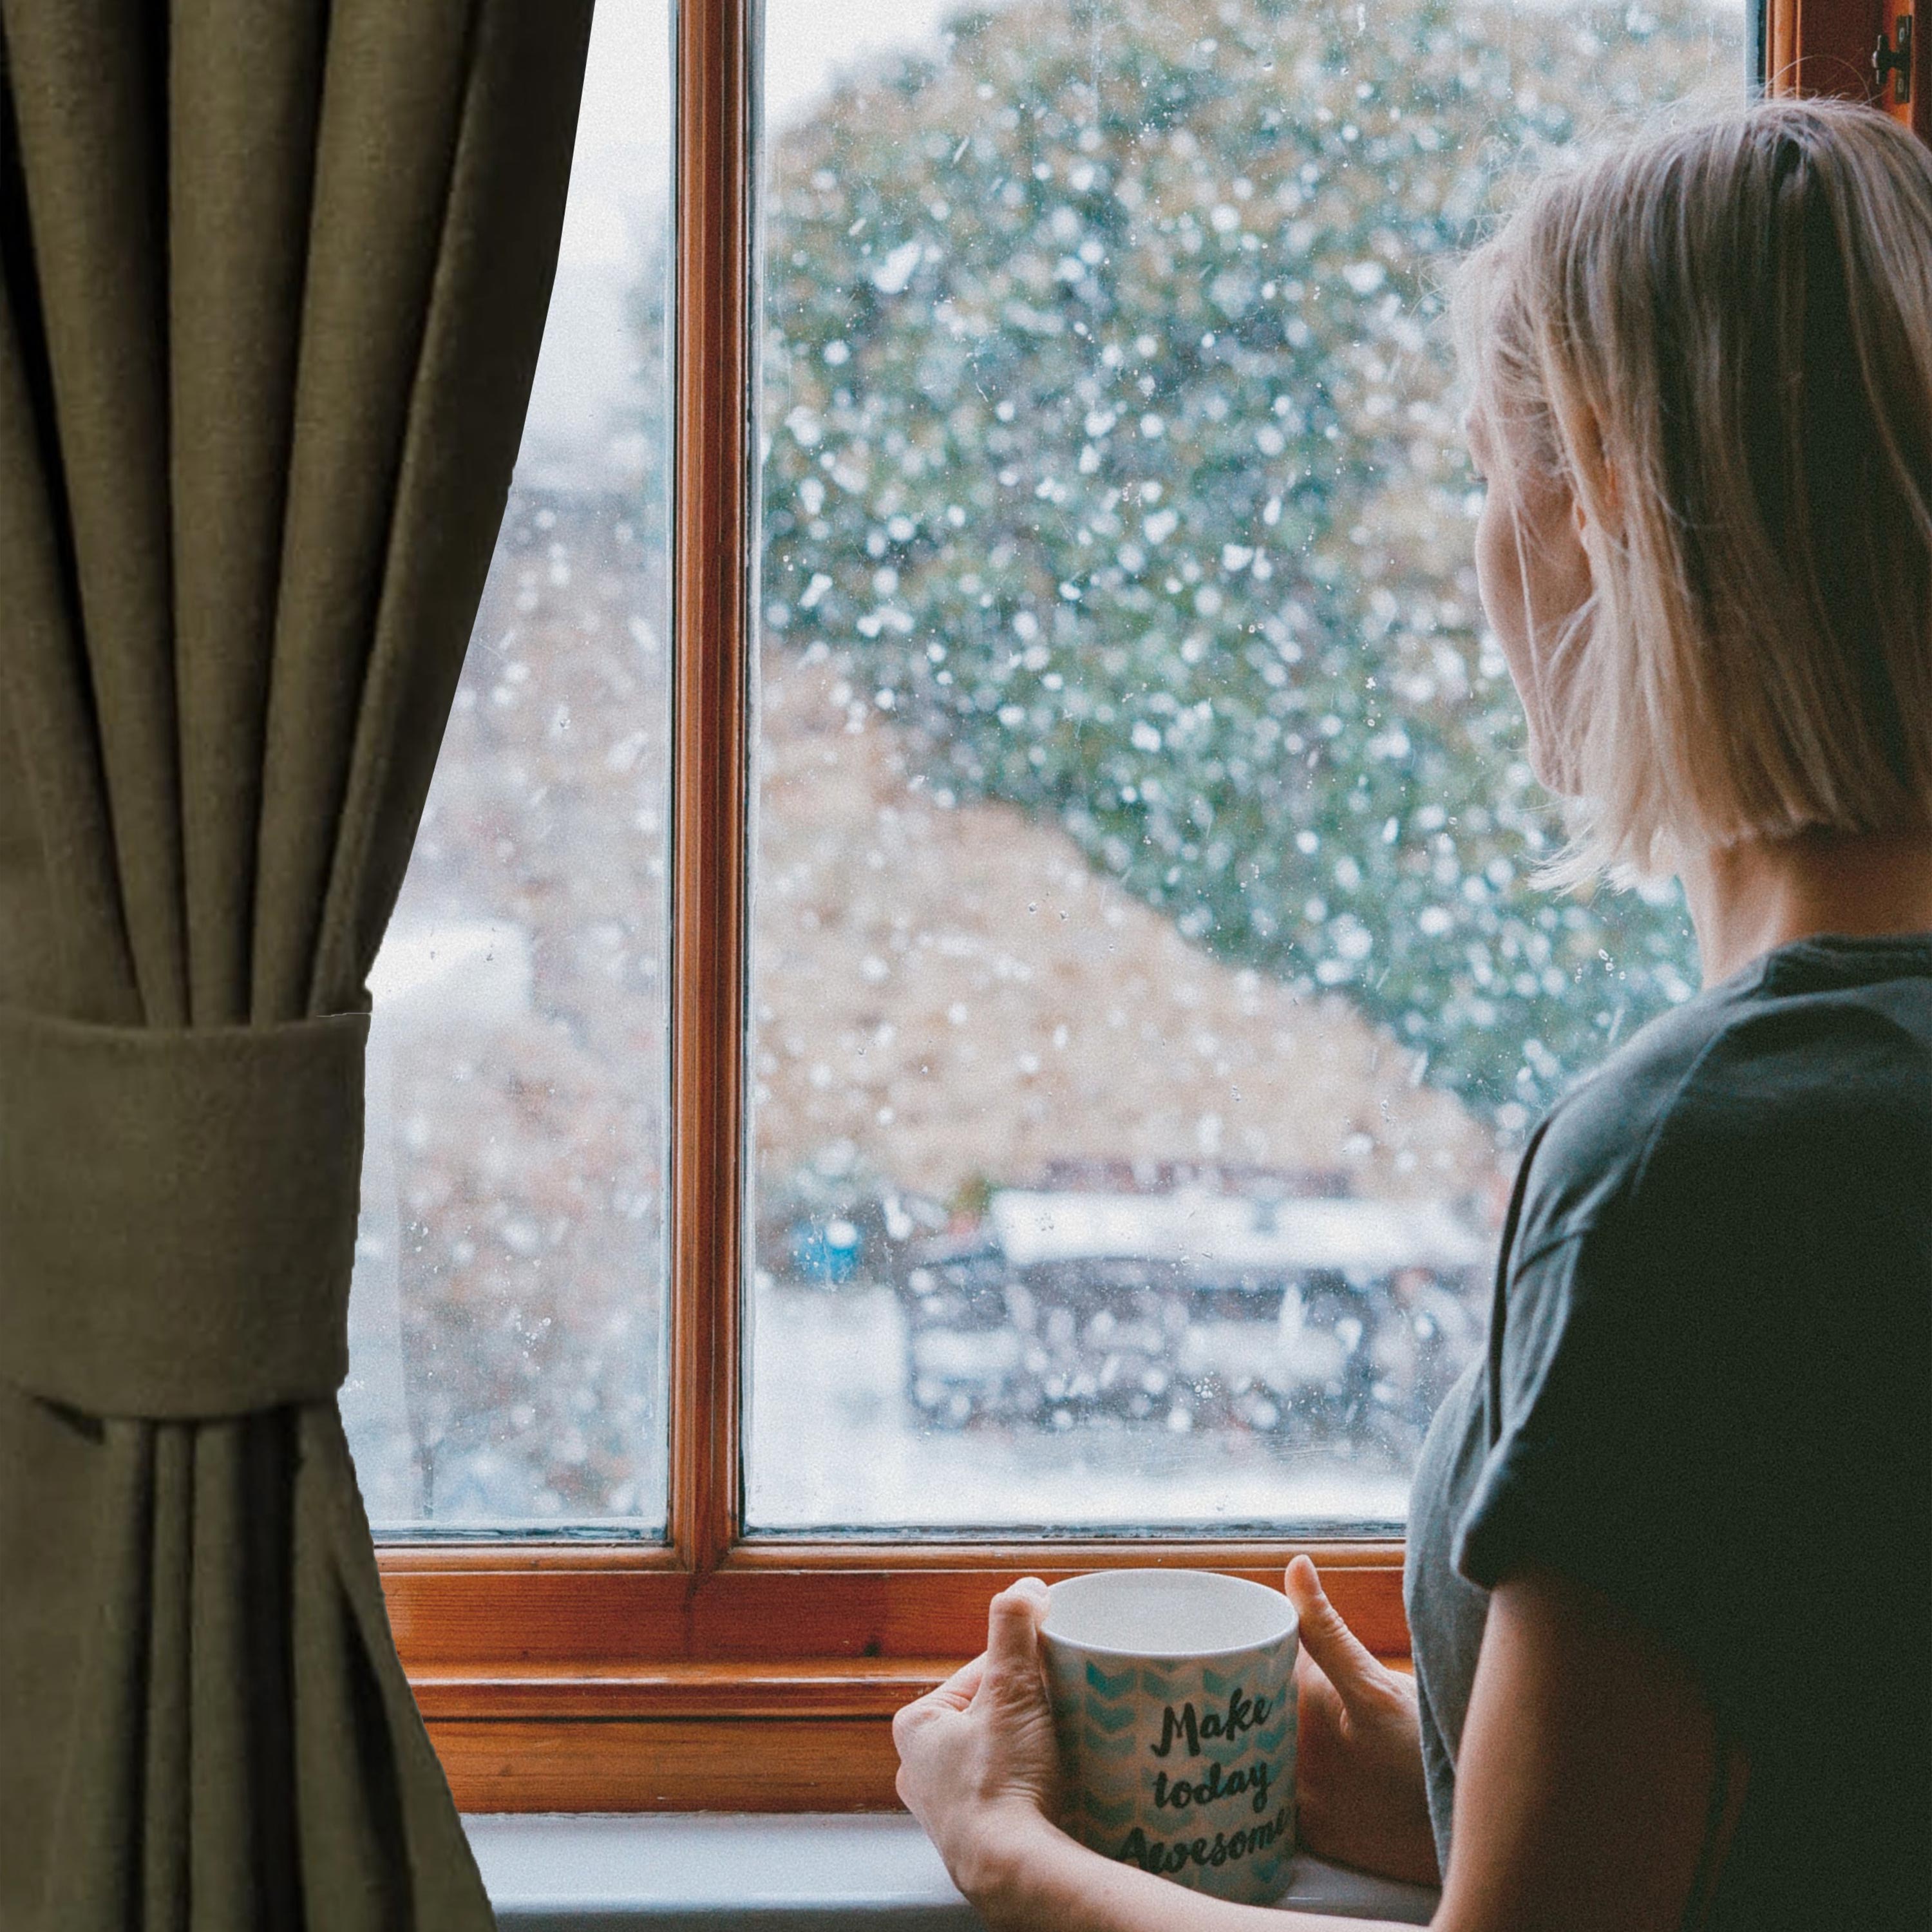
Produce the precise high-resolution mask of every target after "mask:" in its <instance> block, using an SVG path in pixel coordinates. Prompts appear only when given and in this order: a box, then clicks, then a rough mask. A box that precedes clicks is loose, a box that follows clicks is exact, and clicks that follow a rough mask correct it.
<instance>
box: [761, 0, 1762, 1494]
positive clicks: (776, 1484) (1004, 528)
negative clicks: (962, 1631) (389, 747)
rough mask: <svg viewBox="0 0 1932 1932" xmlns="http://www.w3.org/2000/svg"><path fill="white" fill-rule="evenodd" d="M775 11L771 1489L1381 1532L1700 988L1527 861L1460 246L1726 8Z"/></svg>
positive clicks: (1713, 81) (769, 303) (1687, 959)
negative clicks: (1573, 1126) (1601, 1060)
mask: <svg viewBox="0 0 1932 1932" xmlns="http://www.w3.org/2000/svg"><path fill="white" fill-rule="evenodd" d="M767 17H768V23H769V25H768V37H767V53H766V94H767V101H766V113H767V124H768V125H769V128H770V130H771V132H770V136H769V151H768V154H767V156H766V163H765V166H766V187H765V199H764V203H763V207H764V214H763V229H762V242H763V290H764V295H763V301H764V312H763V407H762V424H763V448H764V466H763V482H762V491H763V496H762V502H763V539H762V541H763V552H762V586H761V592H760V597H761V601H762V604H763V623H762V630H761V641H760V667H761V668H760V679H761V682H760V700H761V720H760V772H759V785H760V790H759V805H760V829H759V833H758V847H757V865H756V883H755V898H754V962H753V965H754V1036H753V1040H752V1042H751V1051H752V1055H753V1060H752V1066H753V1073H754V1098H755V1118H754V1162H755V1187H754V1202H753V1207H754V1217H753V1218H754V1229H755V1235H754V1256H753V1259H754V1274H753V1277H752V1297H753V1313H754V1321H753V1325H752V1342H751V1358H750V1370H751V1427H750V1432H749V1440H748V1498H749V1507H748V1514H749V1517H750V1520H751V1523H753V1525H754V1526H757V1527H761V1528H769V1529H778V1528H787V1527H800V1526H821V1527H840V1526H850V1527H854V1528H867V1527H879V1526H929V1527H936V1526H972V1525H986V1526H1019V1527H1026V1526H1038V1527H1043V1528H1045V1527H1049V1526H1075V1525H1079V1524H1092V1525H1107V1524H1115V1525H1150V1526H1161V1525H1169V1526H1183V1525H1201V1524H1207V1525H1209V1526H1217V1527H1228V1526H1234V1525H1235V1524H1237V1523H1268V1524H1274V1525H1286V1524H1302V1525H1307V1526H1318V1527H1319V1526H1329V1527H1337V1526H1343V1525H1346V1524H1351V1523H1355V1524H1364V1525H1382V1526H1396V1525H1398V1524H1399V1523H1400V1520H1401V1519H1402V1517H1403V1513H1404V1509H1405V1506H1406V1493H1407V1487H1408V1479H1409V1472H1410V1469H1411V1467H1412V1463H1413V1459H1414V1457H1415V1452H1416V1450H1417V1448H1418V1445H1419V1442H1420V1440H1421V1433H1422V1431H1423V1430H1424V1427H1426V1425H1427V1421H1428V1419H1429V1417H1430V1414H1431V1413H1432V1412H1433V1409H1434V1407H1435V1405H1436V1403H1437V1402H1438V1401H1439V1399H1440V1397H1441V1396H1442V1393H1443V1391H1444V1390H1445V1388H1446V1387H1447V1386H1448V1383H1449V1382H1450V1381H1451V1380H1452V1379H1454V1376H1456V1375H1457V1373H1459V1372H1460V1370H1461V1369H1462V1368H1463V1366H1464V1364H1466V1363H1468V1362H1469V1361H1471V1360H1472V1358H1473V1355H1474V1353H1475V1351H1477V1350H1478V1349H1479V1347H1480V1344H1481V1336H1482V1333H1483V1330H1484V1322H1485V1320H1486V1318H1487V1297H1488V1291H1489V1277H1490V1268H1491V1265H1492V1258H1493V1252H1494V1241H1495V1237H1496V1230H1497V1224H1498V1220H1499V1211H1500V1208H1501V1205H1502V1202H1503V1200H1504V1199H1505V1194H1506V1190H1507V1187H1508V1179H1509V1176H1510V1172H1511V1166H1512V1164H1513V1161H1514V1157H1515V1155H1516V1154H1517V1151H1518V1150H1519V1149H1520V1145H1521V1142H1522V1139H1523V1134H1524V1132H1525V1129H1526V1126H1527V1124H1529V1121H1531V1120H1532V1118H1533V1117H1534V1115H1535V1114H1536V1113H1537V1112H1538V1111H1540V1110H1541V1108H1542V1106H1544V1104H1545V1103H1547V1101H1548V1100H1550V1098H1551V1097H1553V1095H1554V1094H1556V1092H1557V1091H1559V1089H1560V1088H1562V1085H1564V1084H1565V1082H1566V1081H1568V1079H1570V1078H1571V1077H1572V1076H1574V1074H1575V1073H1577V1071H1578V1070H1580V1069H1582V1068H1583V1067H1586V1066H1588V1065H1589V1064H1591V1063H1592V1061H1594V1060H1595V1059H1596V1058H1598V1057H1600V1056H1601V1054H1602V1053H1603V1052H1604V1050H1605V1049H1606V1047H1607V1046H1608V1045H1609V1044H1610V1043H1612V1042H1613V1041H1614V1040H1616V1039H1618V1038H1619V1037H1622V1035H1623V1034H1627V1033H1628V1031H1630V1030H1631V1029H1632V1028H1634V1027H1635V1026H1636V1025H1638V1024H1639V1023H1640V1022H1642V1021H1643V1019H1646V1017H1648V1016H1649V1015H1650V1014H1652V1013H1655V1012H1656V1011H1658V1010H1660V1009H1661V1007H1664V1006H1665V1005H1667V1004H1669V1003H1670V1002H1671V1001H1676V1000H1678V999H1680V998H1683V997H1685V995H1687V994H1688V992H1690V990H1691V987H1692V985H1693V983H1694V967H1693V963H1692V950H1691V944H1690V934H1689V931H1688V926H1687V924H1686V922H1685V919H1684V916H1683V914H1682V909H1681V907H1680V905H1679V901H1678V899H1677V898H1676V893H1675V892H1674V889H1673V891H1671V892H1659V893H1656V894H1655V895H1652V896H1650V897H1644V896H1640V895H1610V894H1604V895H1600V896H1599V897H1598V898H1597V899H1596V900H1595V901H1593V902H1591V903H1588V904H1586V903H1583V902H1580V901H1577V900H1574V899H1572V898H1565V899H1561V900H1559V899H1556V898H1550V897H1548V896H1547V895H1543V894H1541V893H1538V892H1535V891H1532V889H1530V888H1529V886H1527V884H1526V882H1525V874H1526V872H1527V871H1529V870H1530V869H1531V868H1532V867H1533V865H1534V864H1535V862H1536V860H1537V859H1538V856H1539V855H1544V854H1547V853H1548V852H1549V851H1550V850H1552V849H1553V844H1554V843H1555V842H1556V839H1557V838H1558V837H1559V828H1558V826H1557V825H1556V821H1555V819H1554V817H1553V813H1552V811H1551V810H1550V805H1549V802H1548V800H1547V799H1546V798H1544V796H1542V795H1541V793H1540V792H1539V791H1538V788H1537V787H1535V784H1534V783H1533V782H1532V778H1531V776H1530V774H1529V769H1528V767H1527V766H1526V764H1525V763H1523V730H1522V727H1521V722H1520V715H1519V713H1518V711H1517V706H1516V703H1515V700H1514V697H1513V695H1512V694H1511V688H1510V685H1509V683H1508V678H1507V676H1506V673H1505V669H1504V665H1503V662H1502V658H1501V655H1499V652H1498V650H1497V649H1496V646H1495V644H1494V643H1493V640H1490V638H1488V637H1487V636H1486V634H1485V632H1484V627H1483V625H1482V623H1481V618H1480V614H1479V611H1478V604H1477V600H1476V595H1475V580H1474V575H1473V571H1472V568H1471V564H1470V544H1471V535H1472V519H1473V517H1474V514H1475V507H1476V498H1475V494H1474V492H1475V487H1476V484H1475V479H1474V478H1473V477H1472V474H1471V472H1470V469H1469V466H1468V463H1467V462H1466V459H1465V458H1464V455H1463V452H1462V449H1461V444H1460V434H1459V429H1458V421H1457V415H1458V407H1459V405H1458V404H1457V400H1456V398H1454V395H1453V394H1452V392H1451V385H1450V382H1449V368H1448V350H1447V345H1446V343H1445V339H1444V338H1445V332H1444V330H1443V329H1442V323H1441V309H1442V283H1443V279H1444V274H1445V270H1446V269H1447V267H1448V265H1449V263H1451V260H1453V259H1454V257H1455V255H1456V254H1457V252H1458V251H1460V249H1461V248H1463V246H1464V245H1466V243H1467V242H1468V241H1469V239H1470V238H1471V237H1472V235H1473V234H1474V233H1475V232H1477V229H1478V226H1479V224H1480V223H1481V221H1482V220H1484V218H1485V217H1486V216H1487V214H1489V213H1490V212H1491V211H1493V209H1494V208H1496V207H1497V206H1498V205H1499V203H1500V202H1502V200H1503V199H1505V198H1506V193H1507V187H1508V176H1509V175H1510V172H1511V170H1512V169H1515V168H1517V166H1519V164H1520V163H1521V162H1522V161H1523V160H1525V159H1533V158H1535V157H1537V156H1538V155H1540V154H1543V153H1544V152H1545V151H1547V150H1549V149H1550V148H1553V147H1558V146H1561V145H1563V144H1564V143H1565V142H1568V141H1571V139H1574V138H1576V136H1577V134H1578V133H1579V131H1580V130H1581V129H1582V128H1583V124H1584V123H1585V121H1586V118H1588V117H1591V116H1595V115H1599V114H1601V113H1604V111H1606V110H1610V111H1616V112H1628V111H1631V110H1638V109H1640V108H1642V107H1645V106H1646V105H1648V104H1650V103H1652V102H1656V101H1663V100H1664V99H1666V98H1669V97H1670V96H1673V95H1677V94H1679V93H1681V92H1683V91H1684V90H1685V89H1686V88H1688V87H1690V86H1694V85H1699V84H1707V85H1709V86H1712V87H1713V88H1714V89H1721V90H1723V91H1725V92H1735V91H1736V89H1738V88H1739V87H1740V86H1742V77H1743V54H1742V9H1741V7H1739V6H1737V5H1719V6H1715V7H1713V6H1710V5H1704V4H1703V0H1645V4H1643V5H1637V6H1631V5H1621V4H1620V5H1616V6H1614V7H1607V6H1601V5H1599V6H1591V5H1583V6H1577V7H1563V8H1560V9H1559V8H1556V7H1544V6H1540V5H1520V6H1518V7H1514V8H1511V7H1508V6H1502V5H1477V4H1461V5H1455V4H1449V0H1399V4H1397V5H1395V6H1394V7H1390V6H1388V5H1382V6H1379V7H1376V9H1374V10H1373V13H1371V11H1370V10H1369V9H1367V7H1363V6H1360V5H1355V4H1354V3H1353V0H1350V4H1347V5H1334V4H1326V3H1325V0H1315V4H1307V3H1306V0H1296V4H1295V5H1283V4H1279V0H1218V4H1213V5H1208V4H1199V3H1198V0H1197V4H1183V5H1173V4H1170V0H1013V4H1010V5H1004V6H994V7H982V8H979V9H977V10H971V11H966V12H958V11H954V12H950V13H949V14H947V15H946V16H944V17H942V16H941V13H939V12H938V10H935V9H929V8H928V9H922V8H921V7H919V6H917V5H915V6H913V7H912V8H911V9H910V10H908V8H907V6H906V5H904V4H903V0H900V4H895V5H891V6H887V5H883V4H882V3H881V0H855V4H848V5H844V6H841V7H837V8H834V9H832V10H830V11H829V12H828V11H827V10H826V7H824V5H823V4H822V0H767Z"/></svg>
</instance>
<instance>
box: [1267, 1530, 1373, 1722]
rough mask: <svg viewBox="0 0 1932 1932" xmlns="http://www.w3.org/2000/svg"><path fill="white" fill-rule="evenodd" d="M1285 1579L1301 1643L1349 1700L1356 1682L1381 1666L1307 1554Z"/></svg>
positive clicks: (1371, 1674)
mask: <svg viewBox="0 0 1932 1932" xmlns="http://www.w3.org/2000/svg"><path fill="white" fill-rule="evenodd" d="M1286 1583H1287V1585H1288V1595H1289V1601H1290V1602H1291V1603H1292V1604H1294V1606H1295V1615H1296V1616H1297V1617H1298V1619H1300V1621H1301V1647H1302V1649H1304V1650H1305V1651H1306V1652H1307V1653H1308V1655H1309V1657H1310V1659H1311V1660H1312V1661H1313V1662H1314V1663H1316V1664H1318V1665H1319V1666H1320V1667H1321V1670H1322V1675H1323V1676H1325V1677H1326V1678H1327V1679H1328V1681H1329V1682H1330V1683H1331V1684H1332V1685H1334V1687H1335V1689H1336V1692H1337V1694H1338V1695H1339V1696H1340V1698H1341V1700H1342V1701H1343V1703H1345V1704H1346V1703H1347V1702H1348V1701H1349V1695H1350V1693H1351V1692H1352V1691H1353V1690H1354V1689H1355V1686H1356V1685H1358V1684H1361V1683H1362V1682H1364V1681H1365V1680H1366V1679H1369V1678H1371V1677H1373V1676H1376V1675H1377V1674H1378V1673H1379V1672H1380V1670H1381V1669H1382V1667H1381V1665H1380V1664H1378V1663H1376V1660H1375V1658H1373V1655H1370V1652H1369V1650H1368V1649H1367V1646H1364V1644H1363V1643H1362V1642H1361V1640H1360V1639H1359V1638H1358V1637H1357V1636H1356V1635H1355V1632H1354V1631H1352V1630H1351V1629H1350V1628H1349V1626H1348V1625H1346V1624H1345V1623H1344V1622H1343V1621H1342V1615H1341V1613H1340V1611H1339V1610H1337V1609H1336V1607H1335V1606H1334V1604H1331V1602H1330V1601H1328V1593H1327V1592H1326V1591H1325V1590H1324V1589H1322V1580H1321V1578H1320V1577H1318V1576H1317V1575H1316V1574H1315V1565H1313V1563H1312V1562H1310V1561H1309V1559H1307V1557H1306V1556H1298V1557H1297V1558H1296V1559H1295V1561H1294V1562H1292V1563H1291V1564H1290V1565H1289V1566H1288V1576H1287V1578H1286Z"/></svg>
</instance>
